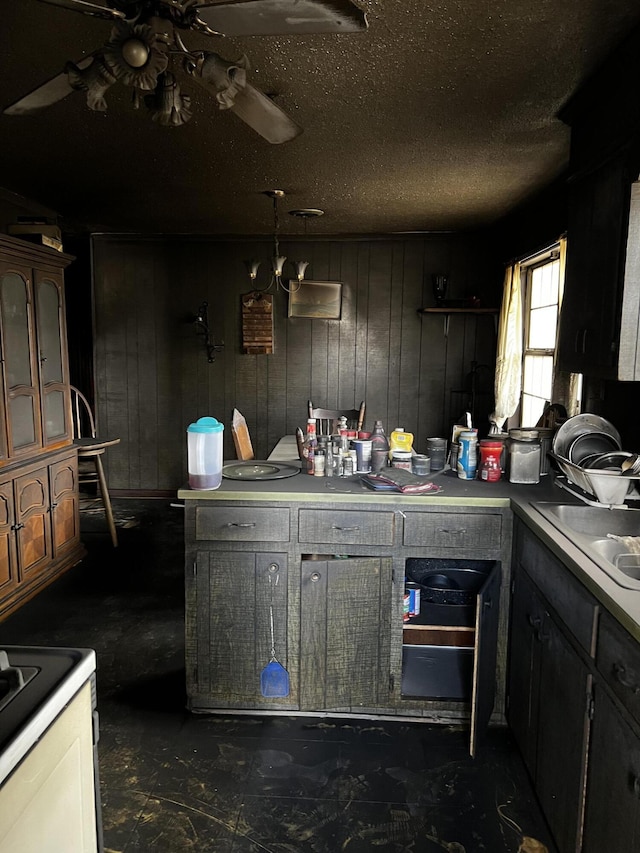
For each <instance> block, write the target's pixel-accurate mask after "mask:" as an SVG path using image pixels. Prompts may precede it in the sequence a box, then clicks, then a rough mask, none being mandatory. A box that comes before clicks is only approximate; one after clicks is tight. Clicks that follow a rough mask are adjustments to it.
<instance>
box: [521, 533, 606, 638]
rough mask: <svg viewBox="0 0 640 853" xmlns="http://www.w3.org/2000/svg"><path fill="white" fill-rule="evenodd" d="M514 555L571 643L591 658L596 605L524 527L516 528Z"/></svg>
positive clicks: (578, 583) (563, 567)
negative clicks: (564, 628) (562, 625)
mask: <svg viewBox="0 0 640 853" xmlns="http://www.w3.org/2000/svg"><path fill="white" fill-rule="evenodd" d="M517 530H518V532H517V537H516V555H517V559H518V561H519V562H520V565H521V566H522V567H523V568H524V569H525V570H526V572H527V574H528V575H529V577H530V578H531V580H532V581H533V582H534V583H535V584H536V586H537V587H538V589H539V590H540V592H541V593H542V594H543V595H544V597H545V598H546V600H547V602H548V603H549V604H550V605H551V607H552V608H553V609H554V610H555V611H556V613H557V614H558V616H559V617H560V619H561V621H562V622H564V623H565V625H566V626H567V628H568V629H569V630H570V631H571V633H572V634H573V636H574V637H575V639H576V640H577V641H578V643H579V644H580V645H581V646H582V648H583V649H584V650H585V651H586V652H588V653H589V654H593V644H594V637H595V626H596V617H597V614H598V609H599V608H598V605H597V603H596V600H595V599H594V598H592V597H591V595H590V594H589V593H588V592H587V590H586V589H585V588H584V587H583V586H582V584H581V583H580V582H579V581H578V580H576V579H575V578H574V577H573V575H572V574H571V572H570V571H569V570H568V569H567V568H566V567H565V566H564V565H563V564H562V563H561V562H560V561H559V560H557V559H556V557H555V556H554V555H553V554H552V553H551V551H549V549H548V548H547V547H546V546H545V545H543V544H542V542H540V541H539V540H538V539H537V538H536V537H535V536H534V535H533V534H532V533H530V532H529V531H528V530H527V528H526V527H524V525H522V524H518V528H517Z"/></svg>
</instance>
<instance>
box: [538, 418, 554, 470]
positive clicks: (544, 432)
mask: <svg viewBox="0 0 640 853" xmlns="http://www.w3.org/2000/svg"><path fill="white" fill-rule="evenodd" d="M536 429H537V430H538V438H539V439H540V476H544V475H545V474H548V473H549V471H550V470H551V464H550V462H549V455H548V454H549V451H550V450H551V442H552V441H553V436H554V433H555V430H554V429H552V428H551V427H536Z"/></svg>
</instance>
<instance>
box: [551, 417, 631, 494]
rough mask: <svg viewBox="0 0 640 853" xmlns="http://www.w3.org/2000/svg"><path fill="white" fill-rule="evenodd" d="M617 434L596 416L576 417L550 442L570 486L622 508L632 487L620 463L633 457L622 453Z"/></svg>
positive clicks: (611, 426)
mask: <svg viewBox="0 0 640 853" xmlns="http://www.w3.org/2000/svg"><path fill="white" fill-rule="evenodd" d="M621 448H622V444H621V441H620V433H619V432H618V430H617V429H616V428H615V427H614V426H613V424H611V423H609V421H607V420H605V419H604V418H601V417H600V416H599V415H592V414H584V415H575V417H573V418H569V420H567V421H565V422H564V423H563V424H562V426H561V427H560V428H559V429H558V431H557V433H556V434H555V436H554V439H553V456H554V458H555V459H556V461H557V463H558V466H559V468H560V470H561V471H562V473H563V474H565V476H566V477H567V479H568V480H569V482H571V483H574V484H575V485H576V486H578V487H579V488H581V489H582V490H583V491H585V492H587V493H589V494H591V495H595V497H596V498H597V500H598V501H599V502H600V503H602V504H606V505H608V506H619V505H621V504H622V503H623V502H624V500H625V498H626V497H627V495H628V494H629V492H630V491H631V489H632V487H633V482H632V480H631V478H630V477H623V476H622V463H623V461H624V460H625V459H627V458H628V457H630V456H633V455H634V454H632V453H629V452H627V451H625V450H622V449H621Z"/></svg>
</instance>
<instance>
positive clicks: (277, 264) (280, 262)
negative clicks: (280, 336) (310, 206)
mask: <svg viewBox="0 0 640 853" xmlns="http://www.w3.org/2000/svg"><path fill="white" fill-rule="evenodd" d="M264 194H265V195H266V196H268V197H269V198H270V199H272V201H273V255H272V257H271V260H270V265H271V279H270V281H269V284H268V285H267V286H266V287H263V288H258V287H255V281H256V279H257V277H258V267H259V266H260V264H261V263H262V262H261V261H259V260H251V261H249V263H248V264H247V268H248V270H249V278H250V279H251V281H252V283H253V284H254V289H255V290H261V291H264V292H266V291H268V290H271V289H272V288H273V290H278V288H281V289H282V290H284V291H285V292H286V293H295V291H296V290H298V288H299V287H300V283H301V282H302V280H303V279H304V274H305V271H306V269H307V267H308V266H309V261H291V263H292V264H293V266H294V268H295V276H296V277H295V279H293V280H290V281H289V286H287V285H286V284H285V283H284V281H283V279H282V272H283V268H284V264H285V261H286V260H287V259H286V257H285V256H284V255H281V254H280V242H279V239H278V237H279V233H280V221H279V219H278V201H279V200H280V199H281V198H284V196H285V192H284V190H266V192H265V193H264ZM292 213H294V211H292ZM295 213H297V211H296V212H295ZM319 213H320V212H318V214H316V215H319Z"/></svg>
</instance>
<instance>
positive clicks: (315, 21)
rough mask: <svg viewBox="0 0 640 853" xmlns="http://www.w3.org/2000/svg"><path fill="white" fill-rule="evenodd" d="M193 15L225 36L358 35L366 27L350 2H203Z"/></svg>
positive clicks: (357, 9)
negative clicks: (196, 14)
mask: <svg viewBox="0 0 640 853" xmlns="http://www.w3.org/2000/svg"><path fill="white" fill-rule="evenodd" d="M196 11H197V13H198V17H199V18H200V19H201V20H203V21H204V22H205V23H206V24H207V25H208V26H210V27H211V28H212V29H214V30H216V31H217V32H220V33H224V34H225V35H226V36H279V35H285V36H286V35H304V34H309V33H357V32H361V31H362V30H366V29H367V26H368V24H367V16H366V14H365V13H364V12H363V11H362V9H359V8H358V7H357V6H355V5H354V4H353V3H351V0H227V2H222V3H215V2H207V0H204V2H202V3H199V4H198V5H197V6H196Z"/></svg>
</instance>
